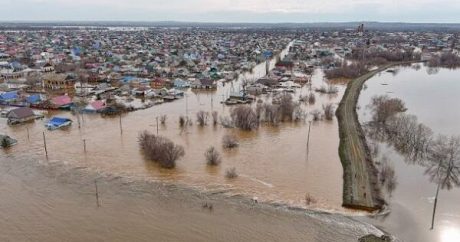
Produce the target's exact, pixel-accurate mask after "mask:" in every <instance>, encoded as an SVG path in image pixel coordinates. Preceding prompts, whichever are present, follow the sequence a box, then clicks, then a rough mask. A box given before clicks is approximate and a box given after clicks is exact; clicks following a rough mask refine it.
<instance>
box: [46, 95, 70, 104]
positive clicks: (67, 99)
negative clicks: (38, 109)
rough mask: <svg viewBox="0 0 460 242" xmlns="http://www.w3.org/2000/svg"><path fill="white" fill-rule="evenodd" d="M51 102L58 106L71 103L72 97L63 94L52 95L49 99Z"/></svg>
mask: <svg viewBox="0 0 460 242" xmlns="http://www.w3.org/2000/svg"><path fill="white" fill-rule="evenodd" d="M51 102H52V103H53V104H55V105H58V106H65V105H69V104H71V103H72V99H71V98H70V97H69V96H67V95H63V96H58V97H54V98H53V99H51Z"/></svg>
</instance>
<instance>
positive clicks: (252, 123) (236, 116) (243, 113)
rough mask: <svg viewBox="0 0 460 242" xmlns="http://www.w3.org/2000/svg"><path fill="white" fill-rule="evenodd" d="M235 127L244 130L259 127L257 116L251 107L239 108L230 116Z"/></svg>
mask: <svg viewBox="0 0 460 242" xmlns="http://www.w3.org/2000/svg"><path fill="white" fill-rule="evenodd" d="M230 116H231V118H232V121H233V124H234V125H235V127H237V128H240V129H243V130H253V129H257V128H258V127H259V119H258V118H257V114H256V113H255V111H254V110H253V109H252V108H251V107H250V106H246V105H244V106H238V107H236V108H234V109H233V110H232V112H231V114H230Z"/></svg>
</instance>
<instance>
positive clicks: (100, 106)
mask: <svg viewBox="0 0 460 242" xmlns="http://www.w3.org/2000/svg"><path fill="white" fill-rule="evenodd" d="M90 105H91V106H92V107H93V108H94V110H101V109H103V108H105V103H104V101H100V100H97V101H94V102H92V103H90Z"/></svg>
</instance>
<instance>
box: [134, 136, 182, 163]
mask: <svg viewBox="0 0 460 242" xmlns="http://www.w3.org/2000/svg"><path fill="white" fill-rule="evenodd" d="M138 139H139V144H140V146H141V149H142V150H143V151H144V154H145V156H146V157H147V158H148V159H150V160H152V161H154V162H158V163H159V164H160V166H161V167H163V168H168V169H171V168H174V167H175V166H176V161H177V160H178V159H179V158H180V157H182V156H184V155H185V151H184V148H183V147H182V146H180V145H176V144H174V143H173V142H172V141H171V140H169V139H167V138H165V137H162V136H158V135H154V134H151V133H149V132H148V131H144V132H142V133H141V134H139V137H138Z"/></svg>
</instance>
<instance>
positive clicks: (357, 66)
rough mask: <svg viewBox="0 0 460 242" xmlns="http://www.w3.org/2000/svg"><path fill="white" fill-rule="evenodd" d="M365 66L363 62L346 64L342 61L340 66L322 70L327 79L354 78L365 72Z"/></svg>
mask: <svg viewBox="0 0 460 242" xmlns="http://www.w3.org/2000/svg"><path fill="white" fill-rule="evenodd" d="M367 71H368V70H367V68H366V67H365V65H364V64H361V63H353V64H346V63H344V64H343V65H342V66H340V67H338V68H335V69H331V70H326V71H324V74H325V75H326V77H327V78H328V79H334V78H349V79H351V78H356V77H359V76H362V75H364V74H365V73H366V72H367Z"/></svg>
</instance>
